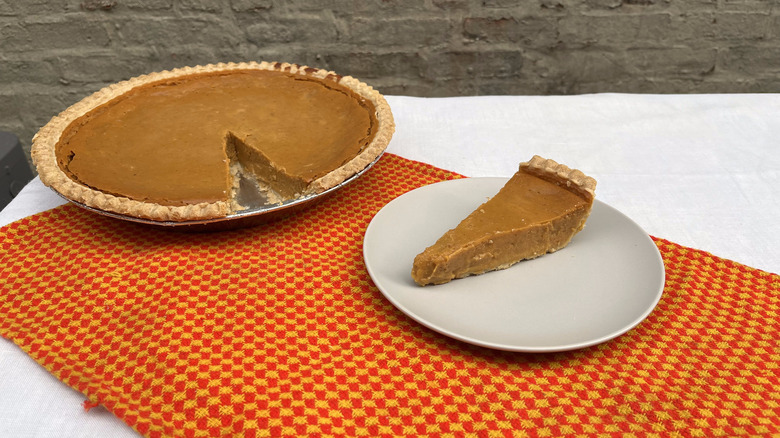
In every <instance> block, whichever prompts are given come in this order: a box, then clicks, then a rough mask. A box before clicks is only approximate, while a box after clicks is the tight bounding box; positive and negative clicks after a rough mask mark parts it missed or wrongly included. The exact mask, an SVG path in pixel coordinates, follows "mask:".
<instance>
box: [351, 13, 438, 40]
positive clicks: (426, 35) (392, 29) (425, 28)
mask: <svg viewBox="0 0 780 438" xmlns="http://www.w3.org/2000/svg"><path fill="white" fill-rule="evenodd" d="M348 28H349V37H350V40H351V41H350V42H351V43H352V44H372V45H378V46H383V45H386V46H391V47H392V46H396V47H398V46H411V47H421V46H431V45H436V44H444V43H447V42H448V41H449V35H450V34H449V29H450V23H449V22H448V21H447V20H446V19H445V18H442V17H416V16H414V17H412V16H410V17H402V18H390V19H385V20H376V19H375V17H355V18H353V19H351V20H350V21H349V23H348Z"/></svg>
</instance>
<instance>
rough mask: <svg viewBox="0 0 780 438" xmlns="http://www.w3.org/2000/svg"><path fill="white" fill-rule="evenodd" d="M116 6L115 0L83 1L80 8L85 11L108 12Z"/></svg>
mask: <svg viewBox="0 0 780 438" xmlns="http://www.w3.org/2000/svg"><path fill="white" fill-rule="evenodd" d="M116 5H117V0H84V1H82V2H81V4H80V7H81V9H82V10H85V11H110V10H112V9H114V7H116Z"/></svg>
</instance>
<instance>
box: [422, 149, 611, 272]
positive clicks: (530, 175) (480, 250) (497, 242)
mask: <svg viewBox="0 0 780 438" xmlns="http://www.w3.org/2000/svg"><path fill="white" fill-rule="evenodd" d="M595 186H596V182H595V180H593V178H590V177H587V176H585V175H584V174H582V172H580V171H577V170H572V169H569V168H568V167H566V166H564V165H560V164H558V163H555V162H554V161H552V160H544V159H543V158H541V157H538V156H537V157H534V158H533V159H532V160H531V161H529V162H528V163H523V164H521V166H520V169H519V170H518V172H517V173H515V175H514V176H513V177H512V178H511V179H510V180H509V181H508V182H507V183H506V185H505V186H504V187H503V188H502V189H501V190H500V191H499V193H498V194H496V195H495V196H494V197H493V198H491V199H490V200H488V201H487V202H485V203H484V204H482V205H480V206H479V207H478V208H477V209H476V210H474V211H473V212H472V213H471V214H470V215H469V216H468V217H466V218H465V219H463V221H461V222H460V223H459V224H458V226H457V227H456V228H454V229H452V230H449V231H447V232H446V233H445V234H444V235H443V236H442V237H441V238H439V239H438V240H437V241H436V242H435V243H434V244H433V245H432V246H430V247H428V248H426V249H425V251H423V252H422V253H420V254H419V255H418V256H417V257H416V258H415V260H414V265H413V268H412V278H413V279H414V281H415V282H416V283H418V284H420V285H423V286H424V285H428V284H442V283H447V282H449V281H450V280H453V279H456V278H462V277H465V276H468V275H477V274H482V273H485V272H488V271H493V270H497V269H504V268H507V267H509V266H511V265H513V264H515V263H517V262H519V261H521V260H526V259H532V258H535V257H539V256H541V255H544V254H546V253H549V252H554V251H557V250H559V249H561V248H563V247H565V246H566V245H568V243H569V242H570V241H571V239H572V237H573V236H574V235H575V234H576V233H577V232H579V231H580V230H581V229H582V228H583V227H584V226H585V222H586V220H587V218H588V216H589V214H590V210H591V206H592V203H593V195H594V189H595Z"/></svg>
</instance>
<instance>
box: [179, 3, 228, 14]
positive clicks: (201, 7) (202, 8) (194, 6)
mask: <svg viewBox="0 0 780 438" xmlns="http://www.w3.org/2000/svg"><path fill="white" fill-rule="evenodd" d="M179 5H180V7H181V9H182V10H185V11H197V12H220V11H221V10H222V5H221V4H219V3H217V2H214V1H211V0H179Z"/></svg>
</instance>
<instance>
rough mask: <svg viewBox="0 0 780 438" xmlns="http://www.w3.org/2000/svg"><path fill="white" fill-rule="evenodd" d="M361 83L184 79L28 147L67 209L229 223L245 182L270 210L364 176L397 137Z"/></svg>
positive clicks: (214, 75)
mask: <svg viewBox="0 0 780 438" xmlns="http://www.w3.org/2000/svg"><path fill="white" fill-rule="evenodd" d="M394 127H395V126H394V122H393V116H392V113H391V111H390V108H389V106H388V104H387V102H386V101H385V99H384V97H383V96H382V95H381V94H380V93H379V92H377V91H376V90H374V89H373V88H371V87H370V86H368V85H366V84H364V83H363V82H360V81H359V80H357V79H355V78H352V77H349V76H339V75H337V74H335V73H333V72H330V71H326V70H322V69H315V68H310V67H305V66H299V65H294V64H283V63H268V62H263V63H254V62H252V63H229V64H214V65H205V66H198V67H186V68H180V69H175V70H170V71H163V72H157V73H152V74H148V75H144V76H139V77H136V78H133V79H130V80H128V81H124V82H119V83H117V84H113V85H111V86H108V87H106V88H104V89H102V90H100V91H98V92H96V93H94V94H93V95H91V96H89V97H87V98H85V99H84V100H82V101H80V102H78V103H76V104H74V105H73V106H71V107H70V108H68V109H67V110H65V111H64V112H63V113H61V114H60V115H58V116H56V117H54V118H53V119H52V120H51V121H50V122H49V123H47V124H46V125H45V126H44V127H43V128H41V130H40V131H39V132H38V133H37V134H36V136H35V137H34V139H33V145H32V157H33V161H34V162H35V164H36V166H37V169H38V173H39V175H40V178H41V180H42V181H43V182H44V183H45V184H46V185H48V186H50V187H52V188H53V189H54V190H56V191H58V192H59V193H61V194H62V195H63V196H65V197H66V198H69V199H72V200H74V201H77V202H80V203H82V204H85V205H87V206H90V207H93V208H97V209H100V210H103V211H108V212H112V213H119V214H123V215H130V216H134V217H139V218H144V219H150V220H156V221H187V220H199V219H212V218H219V217H225V216H227V215H229V214H231V213H235V212H238V211H241V210H242V209H244V208H245V206H243V205H241V204H240V203H239V202H238V201H237V191H238V186H239V183H240V182H241V181H242V179H245V180H249V181H251V183H252V186H253V187H255V188H256V189H257V190H258V191H262V192H264V193H265V194H266V198H267V199H270V200H271V202H275V203H281V202H284V201H286V200H291V199H297V198H299V197H302V196H307V195H312V194H317V193H321V192H323V191H325V190H328V189H329V188H332V187H335V186H337V185H338V184H340V183H342V182H344V181H345V180H347V179H348V178H350V177H351V176H353V175H355V174H356V173H358V172H360V171H361V170H363V169H365V168H366V166H368V165H369V164H370V163H372V162H373V161H375V160H376V159H377V158H378V157H379V156H380V155H381V154H382V153H383V152H384V150H385V148H386V147H387V145H388V143H389V141H390V138H391V137H392V134H393V131H394Z"/></svg>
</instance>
